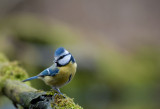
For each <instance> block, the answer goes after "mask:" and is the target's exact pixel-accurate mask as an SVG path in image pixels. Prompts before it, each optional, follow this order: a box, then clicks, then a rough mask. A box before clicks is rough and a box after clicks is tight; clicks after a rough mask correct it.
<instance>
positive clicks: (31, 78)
mask: <svg viewBox="0 0 160 109" xmlns="http://www.w3.org/2000/svg"><path fill="white" fill-rule="evenodd" d="M37 78H38V76H33V77H30V78H28V79H25V80H23V81H22V82H26V81H30V80H33V79H37Z"/></svg>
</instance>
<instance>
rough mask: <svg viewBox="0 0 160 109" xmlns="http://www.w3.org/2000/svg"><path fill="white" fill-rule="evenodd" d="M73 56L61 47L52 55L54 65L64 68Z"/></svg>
mask: <svg viewBox="0 0 160 109" xmlns="http://www.w3.org/2000/svg"><path fill="white" fill-rule="evenodd" d="M72 58H73V56H72V55H71V54H70V53H69V52H68V51H67V50H66V49H65V48H63V47H60V48H57V50H56V51H55V54H54V59H55V60H54V63H56V65H57V66H59V67H61V66H65V65H67V64H68V63H69V62H70V61H71V60H73V59H74V58H73V59H72Z"/></svg>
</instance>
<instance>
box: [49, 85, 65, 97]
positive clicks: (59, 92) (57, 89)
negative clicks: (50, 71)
mask: <svg viewBox="0 0 160 109" xmlns="http://www.w3.org/2000/svg"><path fill="white" fill-rule="evenodd" d="M52 89H54V90H55V91H56V92H58V93H55V94H54V97H55V96H56V95H57V94H58V95H62V96H63V97H64V98H66V97H65V96H64V95H63V93H61V91H60V90H59V88H56V87H52Z"/></svg>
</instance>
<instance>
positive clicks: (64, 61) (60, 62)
mask: <svg viewBox="0 0 160 109" xmlns="http://www.w3.org/2000/svg"><path fill="white" fill-rule="evenodd" d="M70 59H71V55H67V56H65V57H64V58H62V59H60V60H59V61H58V63H59V64H60V65H65V64H67V63H68V62H69V61H70Z"/></svg>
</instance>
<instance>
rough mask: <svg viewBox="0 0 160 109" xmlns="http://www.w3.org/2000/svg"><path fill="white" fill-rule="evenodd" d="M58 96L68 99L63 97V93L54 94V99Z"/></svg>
mask: <svg viewBox="0 0 160 109" xmlns="http://www.w3.org/2000/svg"><path fill="white" fill-rule="evenodd" d="M57 95H58V96H60V95H61V96H63V98H66V97H65V96H64V95H63V93H55V94H54V98H55V97H56V96H57Z"/></svg>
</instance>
